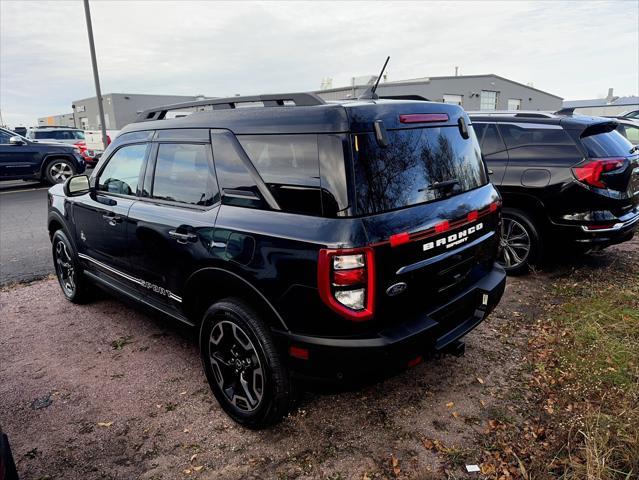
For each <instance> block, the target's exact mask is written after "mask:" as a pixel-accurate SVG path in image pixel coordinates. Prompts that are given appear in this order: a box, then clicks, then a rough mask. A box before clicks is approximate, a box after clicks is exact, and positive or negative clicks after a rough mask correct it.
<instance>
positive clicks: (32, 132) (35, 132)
mask: <svg viewBox="0 0 639 480" xmlns="http://www.w3.org/2000/svg"><path fill="white" fill-rule="evenodd" d="M26 137H27V138H29V139H31V140H35V141H38V142H40V141H50V142H56V143H66V144H67V145H73V146H75V147H77V148H78V150H79V151H80V155H82V158H83V159H84V161H85V162H86V163H87V164H88V165H90V166H93V165H95V164H96V163H97V161H98V159H99V158H100V157H99V155H98V154H97V153H96V151H95V150H93V149H90V148H88V147H87V144H86V138H85V134H84V131H83V130H80V129H79V128H73V127H54V126H40V127H32V128H29V129H27V135H26Z"/></svg>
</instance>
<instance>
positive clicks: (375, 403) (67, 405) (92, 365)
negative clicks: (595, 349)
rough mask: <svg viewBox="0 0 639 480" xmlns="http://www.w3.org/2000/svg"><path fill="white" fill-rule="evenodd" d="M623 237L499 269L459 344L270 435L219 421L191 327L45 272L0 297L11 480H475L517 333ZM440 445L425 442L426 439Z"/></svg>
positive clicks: (506, 386) (310, 409)
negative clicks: (525, 268)
mask: <svg viewBox="0 0 639 480" xmlns="http://www.w3.org/2000/svg"><path fill="white" fill-rule="evenodd" d="M628 248H632V249H637V248H639V243H638V242H637V240H634V241H633V242H630V243H628V244H625V245H624V246H622V247H616V248H610V249H608V250H606V251H605V252H601V253H598V254H595V255H590V256H586V257H581V258H578V259H576V260H572V261H571V262H572V263H563V264H561V265H554V266H551V267H549V268H548V269H547V270H548V271H546V272H540V273H534V274H531V275H528V276H526V277H519V278H510V279H509V282H508V286H507V290H506V294H505V296H504V298H503V300H502V302H501V304H500V306H499V307H498V308H497V310H496V311H495V312H494V313H493V314H492V315H491V317H490V318H489V319H488V320H487V321H486V322H484V323H483V324H482V325H480V326H479V327H478V328H477V329H476V330H475V331H473V332H472V333H471V334H470V335H468V336H467V337H466V344H467V348H466V355H465V356H464V357H462V358H455V357H444V358H440V359H434V360H429V361H427V362H425V363H422V364H420V365H418V366H416V367H414V368H412V369H410V370H408V371H406V372H405V373H403V374H401V375H399V376H396V377H393V378H391V379H388V380H386V381H384V382H381V383H377V384H374V385H370V386H368V387H364V388H362V389H359V390H357V391H345V392H338V393H334V392H333V393H326V392H324V393H318V392H314V393H306V394H305V395H304V396H303V398H302V401H301V404H300V407H299V409H298V410H296V411H295V412H294V413H292V414H291V415H290V416H289V417H287V418H285V419H284V421H283V422H282V423H281V424H279V425H277V426H275V427H274V428H272V429H270V430H265V431H259V432H252V431H248V430H244V429H242V428H241V427H238V426H237V425H235V424H234V423H233V422H232V421H231V420H229V419H228V418H227V417H226V416H225V414H224V413H223V412H222V411H221V410H220V408H219V407H218V406H217V404H216V402H215V399H214V398H213V396H212V394H211V393H210V391H209V388H208V385H207V383H206V380H205V378H204V374H203V372H202V368H201V365H200V360H199V355H198V351H197V344H196V341H195V337H194V336H193V334H192V333H191V332H189V331H187V330H183V329H181V328H179V327H176V326H174V325H172V324H170V323H168V322H166V321H164V320H161V319H158V318H154V317H152V316H149V315H148V314H146V313H144V312H142V311H140V310H139V309H137V308H132V307H131V306H129V305H126V304H123V303H121V302H120V301H118V300H114V299H111V298H109V297H107V296H104V297H102V298H101V299H100V300H98V301H96V302H95V303H92V304H89V305H85V306H77V305H72V304H70V303H69V302H67V301H66V300H64V298H63V296H62V293H61V292H60V288H59V286H58V284H57V283H56V281H55V280H53V279H47V280H43V281H39V282H35V283H32V284H29V285H21V286H16V287H13V288H8V289H4V290H3V291H2V292H0V314H1V316H0V425H2V428H3V430H4V431H6V432H7V433H8V435H9V438H10V440H11V442H12V447H13V450H14V456H15V458H16V462H17V467H18V471H19V473H20V475H21V478H23V479H44V478H51V479H53V478H56V479H58V478H64V479H79V478H82V479H115V478H118V479H119V478H123V479H133V478H140V479H175V478H177V479H180V478H215V479H236V478H237V479H239V478H281V479H284V478H298V479H307V478H330V479H342V478H343V479H346V478H349V479H350V478H353V479H360V480H363V479H372V478H397V477H399V478H422V479H431V478H433V479H434V478H479V476H478V474H466V473H465V468H464V466H465V465H466V464H473V463H478V462H479V459H480V455H481V449H482V446H481V445H479V444H478V443H477V438H478V434H479V433H480V432H481V431H483V430H484V429H485V428H486V424H487V422H488V421H489V420H492V419H499V418H500V417H501V418H503V417H510V418H512V417H513V416H516V414H515V410H516V409H515V408H513V405H514V402H516V401H517V399H518V398H522V397H525V396H526V395H527V391H526V390H525V388H524V387H523V385H524V383H522V382H520V379H521V378H522V376H524V375H526V372H525V371H524V370H523V369H522V365H523V364H524V363H525V355H526V349H525V344H526V342H527V338H526V328H527V325H530V324H531V323H532V322H534V321H535V318H536V315H537V314H538V312H540V311H541V310H540V308H541V307H543V305H545V304H547V303H548V302H552V301H554V300H553V298H552V296H551V294H550V293H549V292H550V287H549V283H550V282H551V281H552V280H553V279H556V278H559V277H565V276H567V275H569V273H570V271H571V270H572V269H575V268H576V269H579V268H582V265H585V264H590V266H592V265H595V266H597V267H598V268H601V269H602V274H605V269H606V264H609V263H610V262H611V261H615V259H617V260H618V259H619V258H623V256H624V255H627V249H628ZM433 441H435V442H438V443H439V444H441V445H445V446H446V448H437V449H434V448H432V444H430V446H431V448H426V447H425V446H424V445H427V446H428V445H429V443H430V442H433Z"/></svg>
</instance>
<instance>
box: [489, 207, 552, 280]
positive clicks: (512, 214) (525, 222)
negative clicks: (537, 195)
mask: <svg viewBox="0 0 639 480" xmlns="http://www.w3.org/2000/svg"><path fill="white" fill-rule="evenodd" d="M541 256H542V243H541V236H540V234H539V229H538V227H537V226H536V225H535V223H534V221H533V219H532V218H531V217H530V216H529V215H528V214H527V213H525V212H523V211H522V210H517V209H514V208H504V210H503V212H502V226H501V240H500V246H499V259H498V262H499V264H500V265H501V266H502V267H504V270H506V273H508V274H509V275H519V274H522V273H526V272H528V271H529V270H530V268H531V267H533V266H535V265H537V264H538V263H539V261H540V260H541Z"/></svg>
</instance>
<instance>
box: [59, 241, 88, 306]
mask: <svg viewBox="0 0 639 480" xmlns="http://www.w3.org/2000/svg"><path fill="white" fill-rule="evenodd" d="M51 246H52V252H53V264H54V266H55V273H56V276H57V277H58V283H59V284H60V287H61V288H62V293H63V294H64V297H65V298H66V299H67V300H69V301H70V302H73V303H86V301H87V300H89V289H88V282H87V280H86V278H85V277H84V276H82V271H81V269H80V266H79V265H78V260H77V256H76V254H75V250H74V249H73V246H72V245H71V242H70V241H69V238H68V237H67V236H66V234H65V233H64V232H63V231H62V230H57V231H56V232H55V233H54V234H53V238H52V239H51Z"/></svg>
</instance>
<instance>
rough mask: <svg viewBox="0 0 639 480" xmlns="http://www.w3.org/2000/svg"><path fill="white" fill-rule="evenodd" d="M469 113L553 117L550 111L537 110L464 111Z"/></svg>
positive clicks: (491, 115) (490, 115) (489, 115)
mask: <svg viewBox="0 0 639 480" xmlns="http://www.w3.org/2000/svg"><path fill="white" fill-rule="evenodd" d="M466 113H468V114H469V115H483V116H485V117H519V118H554V117H555V114H554V113H552V112H541V111H537V110H501V111H500V110H489V111H486V110H474V111H469V112H466Z"/></svg>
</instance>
